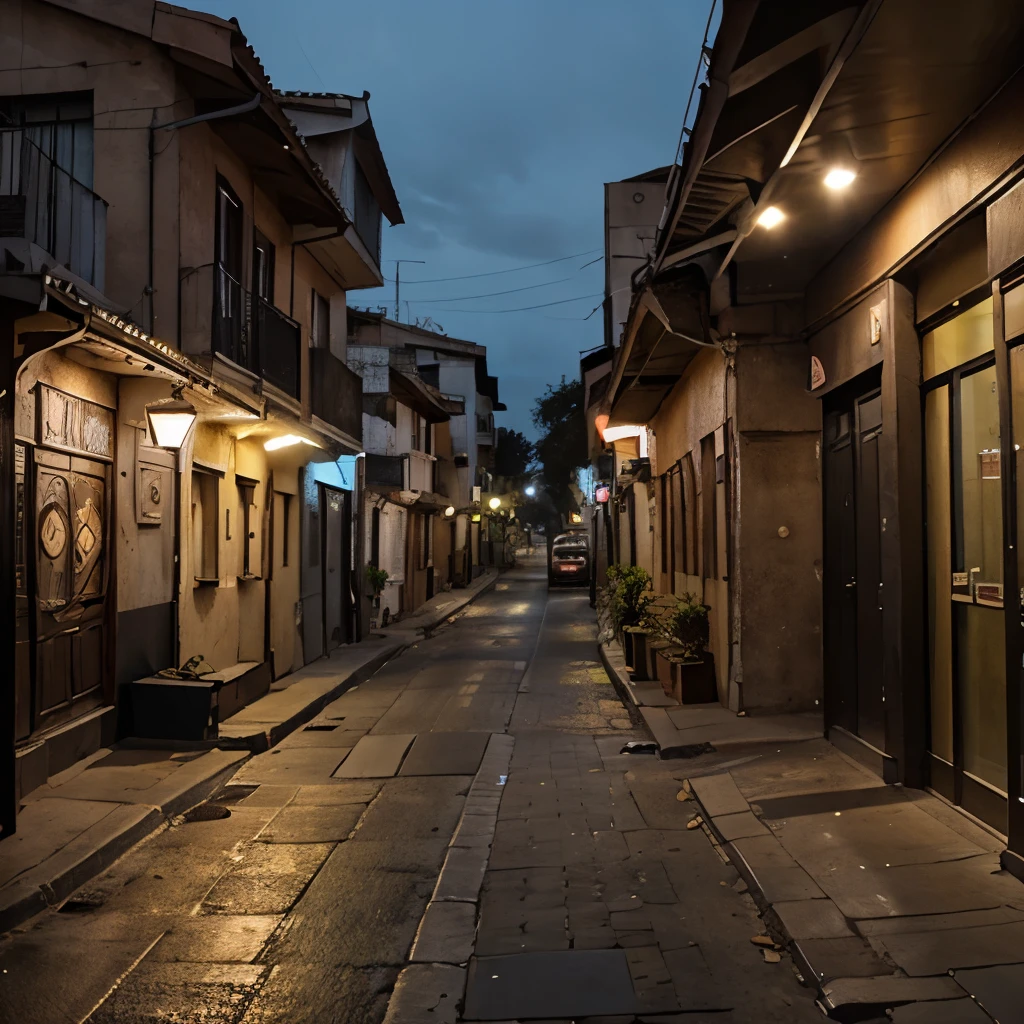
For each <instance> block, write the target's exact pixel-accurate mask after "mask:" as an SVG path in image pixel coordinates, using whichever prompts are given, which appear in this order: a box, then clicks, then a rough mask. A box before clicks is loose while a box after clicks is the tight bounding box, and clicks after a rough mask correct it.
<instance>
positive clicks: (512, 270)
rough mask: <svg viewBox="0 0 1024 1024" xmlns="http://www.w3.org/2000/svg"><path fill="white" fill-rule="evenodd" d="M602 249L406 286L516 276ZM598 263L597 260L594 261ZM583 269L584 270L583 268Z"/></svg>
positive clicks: (432, 278)
mask: <svg viewBox="0 0 1024 1024" xmlns="http://www.w3.org/2000/svg"><path fill="white" fill-rule="evenodd" d="M595 252H601V250H600V249H588V250H587V251H586V252H574V253H573V254H572V255H571V256H559V257H558V259H555V260H545V261H544V262H543V263H527V264H526V265H525V266H522V267H509V269H508V270H489V271H488V272H487V273H486V274H463V275H461V276H460V277H430V278H424V279H422V280H418V281H406V282H405V283H406V284H441V283H442V282H443V281H469V280H471V279H473V278H477V277H496V276H497V275H498V274H514V273H515V272H516V271H517V270H533V269H534V268H535V267H550V266H551V264H552V263H564V262H565V261H566V260H578V259H579V258H580V257H581V256H592V255H593V254H594V253H595ZM594 262H595V263H596V262H597V261H596V260H595V261H594ZM581 269H582V268H581ZM385 280H387V282H388V284H394V282H393V281H391V280H390V279H387V278H385Z"/></svg>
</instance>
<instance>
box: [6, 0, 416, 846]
mask: <svg viewBox="0 0 1024 1024" xmlns="http://www.w3.org/2000/svg"><path fill="white" fill-rule="evenodd" d="M328 100H329V104H330V106H331V111H330V113H329V114H327V115H324V117H325V119H326V120H327V121H329V122H330V126H329V130H328V129H325V130H324V131H323V132H320V133H319V134H316V139H315V144H314V140H312V138H311V141H310V142H309V144H308V145H307V142H306V140H305V139H304V137H303V135H302V134H300V132H299V131H298V130H297V129H296V124H297V123H298V122H299V121H301V120H302V117H303V116H309V117H314V116H319V115H318V114H308V112H307V110H306V108H307V107H309V106H316V105H317V104H323V103H327V102H328ZM365 106H366V97H365V96H364V97H362V98H354V97H341V96H332V97H329V98H323V97H321V98H319V99H317V100H316V101H314V100H312V99H310V98H308V97H305V96H301V95H294V94H293V95H290V96H288V97H287V98H286V97H283V96H282V95H280V94H277V93H275V92H274V90H273V88H272V86H271V84H270V82H269V79H268V78H267V76H266V73H265V72H264V70H263V68H262V66H261V65H260V63H259V60H258V58H257V57H256V56H255V54H254V53H253V51H252V49H251V47H249V45H248V43H247V42H246V40H245V37H244V36H243V35H242V33H241V31H240V30H239V28H238V26H237V24H235V23H231V22H226V21H223V20H221V19H219V18H215V17H212V16H209V15H206V14H199V13H196V12H191V11H187V10H185V9H183V8H178V7H171V6H170V5H167V4H163V3H153V2H149V0H139V2H137V3H132V4H123V5H117V6H116V9H115V8H113V7H112V6H111V5H110V4H105V3H100V2H90V0H86V2H76V3H70V2H63V0H53V2H50V0H5V2H3V3H2V4H0V331H2V335H3V342H2V349H3V365H2V368H0V369H2V373H3V379H2V381H0V391H2V393H3V397H2V398H0V415H2V423H3V434H2V436H0V450H2V451H0V468H2V478H3V483H2V489H0V494H2V496H3V502H4V504H3V511H2V515H0V518H2V519H3V521H5V522H8V523H13V524H14V528H13V529H11V530H5V531H3V534H4V537H3V540H2V542H0V543H2V544H3V549H2V551H0V555H2V557H0V562H2V565H3V573H2V577H3V586H4V587H5V588H8V586H9V587H10V589H5V591H4V600H3V603H2V605H0V613H2V614H4V615H8V619H7V621H8V622H13V623H14V625H15V628H14V630H13V634H12V633H10V632H8V631H2V635H3V636H4V640H3V657H4V659H5V660H4V666H5V670H4V673H3V674H4V678H5V679H6V680H8V683H7V684H5V686H4V696H3V700H4V702H5V704H4V707H5V713H4V716H3V717H2V721H3V722H4V724H5V732H4V735H3V736H2V737H0V746H2V751H3V753H2V757H3V758H4V768H5V769H6V771H5V775H6V777H5V776H4V775H0V787H2V792H0V800H2V801H3V802H4V813H3V815H2V820H0V825H2V828H3V833H5V834H9V833H10V831H12V830H13V828H14V825H15V810H16V801H17V799H18V798H19V796H20V794H22V793H24V792H27V791H28V790H29V789H31V788H33V787H34V786H36V785H38V784H40V783H42V782H43V781H45V779H46V777H47V776H48V775H51V774H54V773H55V772H57V771H60V770H61V769H62V768H65V767H68V765H69V764H71V763H72V762H73V761H75V760H77V759H78V758H80V757H82V756H84V755H85V754H88V753H90V752H91V751H93V750H95V749H97V748H98V747H100V746H102V745H104V744H107V743H109V742H111V741H112V740H113V739H114V738H116V737H119V736H123V735H130V734H132V733H133V732H134V731H136V723H135V722H134V720H133V719H134V715H133V704H132V686H133V683H134V682H135V681H136V680H138V679H140V678H142V677H148V676H152V675H153V674H154V673H156V672H158V671H160V670H163V669H168V668H174V667H176V666H179V665H181V664H182V663H184V662H185V661H187V660H189V659H193V658H194V659H197V660H201V663H202V664H201V665H200V667H201V668H202V669H203V670H205V671H208V670H210V669H213V670H214V671H215V672H217V673H220V674H221V676H222V677H223V679H225V680H233V681H235V682H236V686H235V689H236V690H239V689H240V688H241V689H244V690H245V692H246V693H248V695H249V696H250V697H251V696H253V695H256V694H258V693H259V692H264V691H265V689H266V688H267V686H269V683H270V681H271V680H272V679H275V678H280V677H281V676H284V675H287V674H288V673H289V672H291V671H293V670H294V669H296V668H298V667H300V666H302V665H303V664H304V663H305V662H307V661H310V660H312V659H313V658H315V657H319V656H320V655H321V654H323V653H325V652H326V651H328V650H329V649H330V648H331V647H332V646H335V645H336V644H338V643H341V642H346V641H347V640H350V639H353V638H354V637H355V635H356V631H357V624H356V621H355V615H354V611H353V609H354V607H355V605H356V600H355V593H356V590H355V585H354V584H353V583H352V581H351V579H350V578H349V577H351V574H352V567H353V564H354V563H353V553H352V545H351V542H350V540H348V539H347V538H350V537H351V536H352V525H351V511H352V509H354V507H355V504H356V503H354V502H353V501H352V500H351V498H350V497H348V496H347V495H349V494H350V492H351V489H352V488H353V486H354V485H355V478H356V475H355V457H356V456H357V455H358V453H359V452H360V451H361V437H360V433H361V422H360V418H361V387H360V382H359V379H358V377H357V376H356V375H355V374H354V373H352V371H351V370H349V369H348V368H347V366H346V365H345V362H344V360H345V348H346V341H347V325H346V317H345V310H346V299H345V296H346V294H347V292H348V290H349V289H352V288H360V287H367V286H376V285H379V284H380V283H381V281H382V276H381V273H380V266H379V263H380V232H381V217H382V216H386V217H387V218H388V219H389V220H390V221H391V222H393V223H394V222H398V221H400V220H401V212H400V210H399V208H398V205H397V201H396V200H395V197H394V192H393V189H392V188H391V185H390V182H389V181H388V180H387V174H386V168H385V167H384V164H383V159H382V158H381V157H380V151H379V147H377V145H376V140H375V138H374V136H373V133H372V126H370V122H369V116H368V113H367V112H366V110H365ZM307 130H310V131H311V132H312V129H311V128H310V127H308V126H307ZM356 139H357V141H354V140H356ZM346 168H347V169H346ZM172 395H173V396H174V397H177V398H178V399H180V400H184V401H186V402H187V403H189V404H190V405H191V406H192V408H193V410H194V414H195V420H194V423H193V425H192V427H191V429H190V430H189V431H188V433H187V435H186V436H185V438H184V441H183V443H181V444H180V446H179V447H177V448H175V449H173V450H168V449H167V448H161V447H158V446H157V444H156V438H155V436H154V433H153V429H152V422H151V420H150V417H149V412H151V411H152V410H153V409H154V408H157V407H158V406H159V405H160V404H161V403H163V402H165V401H166V400H167V399H170V398H171V397H172ZM321 531H322V532H321ZM321 541H322V542H323V548H322V550H321ZM314 549H315V550H314ZM300 552H302V553H304V554H305V556H306V557H302V555H301V554H300ZM314 555H315V556H316V557H314ZM338 575H342V576H344V577H345V582H344V583H342V584H340V585H338V584H337V583H336V578H337V576H338ZM12 639H13V642H11V641H12ZM8 669H9V671H8ZM240 680H244V681H245V682H244V685H243V683H242V682H239V681H240ZM227 710H228V708H227V706H226V705H224V704H222V705H221V707H220V711H222V712H226V711H227ZM211 715H212V718H211V721H212V722H213V723H214V726H215V724H216V715H217V709H216V708H214V709H213V710H212V712H211Z"/></svg>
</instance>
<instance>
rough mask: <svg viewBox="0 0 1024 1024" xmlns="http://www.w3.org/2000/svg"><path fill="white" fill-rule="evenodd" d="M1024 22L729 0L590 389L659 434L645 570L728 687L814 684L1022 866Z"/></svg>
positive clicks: (888, 761) (851, 743)
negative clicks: (618, 335)
mask: <svg viewBox="0 0 1024 1024" xmlns="http://www.w3.org/2000/svg"><path fill="white" fill-rule="evenodd" d="M909 26H914V29H913V30H912V31H911V30H909ZM1022 36H1024V12H1022V11H1021V10H1020V8H1019V7H1018V5H1014V4H1011V3H1003V2H996V0H993V2H991V3H984V4H982V5H981V6H980V7H978V6H977V5H975V6H971V7H965V6H964V5H962V4H956V3H952V2H950V3H938V4H922V3H920V2H915V0H881V2H875V3H866V4H856V5H845V6H842V7H839V6H837V5H828V6H827V8H823V7H822V5H820V4H811V3H786V4H780V3H772V2H766V0H762V2H760V3H757V2H739V0H738V2H735V3H732V4H727V5H726V7H725V9H724V14H723V20H722V24H721V27H720V29H719V31H718V35H717V38H716V40H715V43H714V48H713V52H712V55H711V59H710V66H709V68H708V70H707V79H706V81H705V82H704V83H703V88H702V90H701V95H700V101H699V104H698V109H697V116H696V119H695V121H694V123H693V125H692V129H691V130H690V131H689V133H688V136H687V143H686V145H685V147H684V149H683V154H682V159H681V161H680V162H679V163H678V164H677V166H676V167H674V168H673V170H672V173H671V176H670V180H669V183H668V198H667V202H666V206H665V210H664V215H663V218H662V221H661V227H660V230H659V232H658V239H657V243H656V248H655V251H654V254H653V256H652V258H651V260H650V261H649V263H648V265H647V266H646V267H645V268H644V269H643V270H642V271H640V272H639V273H638V274H637V275H636V278H635V287H634V289H633V293H632V298H631V304H630V311H629V316H628V320H627V324H626V329H625V331H624V333H623V336H622V343H621V345H620V347H619V348H618V349H617V350H616V352H615V357H614V365H613V372H612V374H611V377H610V380H609V384H608V387H607V397H606V399H605V400H604V404H603V406H602V407H601V408H600V409H599V410H597V412H595V419H597V417H598V415H607V416H608V417H609V419H608V420H607V421H601V422H607V424H608V425H609V426H610V427H612V428H614V427H615V426H616V425H620V426H622V425H641V426H643V427H645V428H646V429H647V430H648V431H649V432H650V433H651V434H652V435H653V437H654V444H653V446H652V447H653V450H654V454H653V455H652V456H651V470H650V472H651V476H652V480H653V482H654V487H653V496H652V505H651V507H652V509H653V515H654V519H655V530H654V561H655V569H656V571H655V573H654V575H655V580H656V586H657V587H658V589H660V590H663V591H666V592H667V591H675V592H676V593H678V592H680V590H681V589H688V590H697V591H698V592H700V593H703V595H704V596H705V598H706V600H707V603H708V604H709V605H710V606H711V608H712V636H713V641H712V649H713V651H714V654H715V663H716V672H717V676H718V687H719V696H720V699H721V700H722V702H723V703H725V704H727V705H728V706H730V707H732V708H734V709H735V710H744V711H749V712H751V713H764V712H769V711H773V710H781V709H787V708H792V709H810V708H813V707H821V708H822V709H823V712H824V730H825V732H826V734H827V735H828V736H829V738H830V739H831V740H832V741H833V742H834V743H836V744H837V745H839V746H841V748H842V749H844V750H845V751H846V752H847V753H849V754H850V755H851V756H854V757H856V758H858V759H859V760H861V761H862V762H863V763H865V764H866V765H868V766H870V767H872V768H873V769H874V770H875V771H877V772H878V773H879V775H881V776H882V777H883V778H885V779H886V780H887V781H890V782H900V783H902V784H904V785H910V786H918V787H921V786H926V787H928V788H930V789H932V790H933V791H935V792H936V793H938V794H940V795H941V796H943V797H944V798H946V799H947V800H948V801H949V802H950V803H951V804H953V805H955V806H958V807H959V808H961V809H962V810H963V811H965V812H966V813H969V814H971V815H973V816H974V817H976V818H978V819H980V820H982V821H984V822H986V823H987V824H988V825H990V826H991V827H993V828H995V829H996V830H998V831H999V832H1000V833H1002V834H1003V835H1004V836H1006V837H1007V844H1008V849H1007V851H1006V853H1005V854H1004V857H1003V861H1004V864H1005V865H1006V866H1007V867H1008V868H1010V869H1011V870H1014V871H1015V872H1017V873H1022V872H1021V863H1022V861H1021V859H1020V857H1021V854H1022V853H1024V792H1022V782H1024V779H1022V774H1021V772H1022V764H1024V762H1022V757H1021V755H1022V728H1021V688H1022V683H1024V679H1022V675H1021V668H1020V666H1021V664H1022V656H1024V632H1022V628H1021V614H1020V613H1021V605H1020V601H1019V596H1020V593H1021V590H1020V584H1019V581H1020V579H1021V575H1020V566H1019V562H1018V558H1019V555H1018V551H1019V548H1018V538H1017V523H1018V521H1019V517H1020V515H1022V514H1024V506H1022V504H1021V499H1020V495H1019V492H1018V482H1017V481H1018V479H1019V472H1020V470H1019V468H1018V466H1017V453H1018V450H1019V445H1020V443H1021V442H1020V440H1019V439H1018V437H1017V435H1018V434H1019V433H1020V430H1019V424H1018V422H1017V420H1019V419H1020V417H1021V416H1024V412H1022V408H1021V401H1020V396H1019V394H1018V392H1020V390H1021V388H1020V382H1019V380H1018V379H1017V378H1018V376H1019V372H1018V356H1017V352H1018V347H1017V342H1018V341H1020V340H1021V339H1022V337H1024V320H1022V319H1021V317H1020V315H1019V312H1018V307H1022V306H1024V302H1022V300H1021V299H1019V298H1018V297H1017V296H1018V294H1024V291H1020V292H1018V281H1019V280H1020V277H1021V274H1020V267H1021V266H1022V265H1024V264H1022V259H1024V246H1022V244H1021V238H1024V233H1022V230H1021V213H1020V211H1021V209H1022V208H1024V206H1022V202H1021V199H1020V196H1021V192H1022V189H1024V185H1022V184H1021V167H1022V166H1024V138H1022V137H1021V132H1020V131H1019V130H1018V127H1017V124H1018V120H1019V119H1018V118H1017V117H1016V116H1015V114H1014V111H1015V110H1016V109H1017V108H1018V106H1019V103H1020V100H1021V97H1022V95H1024V93H1022V90H1024V78H1022V76H1021V73H1020V72H1019V70H1018V65H1019V61H1018V59H1017V55H1018V54H1019V48H1020V44H1021V39H1022ZM950 69H955V70H953V71H951V70H950ZM896 96H898V97H899V100H898V102H895V103H890V102H889V100H890V99H892V98H894V97H896ZM723 663H724V664H723Z"/></svg>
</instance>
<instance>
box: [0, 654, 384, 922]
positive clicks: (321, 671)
mask: <svg viewBox="0 0 1024 1024" xmlns="http://www.w3.org/2000/svg"><path fill="white" fill-rule="evenodd" d="M403 647H404V645H403V644H402V643H401V642H399V641H397V640H385V639H379V638H372V639H370V640H368V641H365V642H364V643H362V644H353V645H351V646H349V647H343V648H338V649H337V650H335V651H333V652H332V653H331V655H330V656H329V657H327V658H322V659H320V660H318V661H316V662H313V663H312V664H310V665H307V666H306V667H305V668H303V669H300V670H299V671H297V672H294V673H292V674H291V675H289V676H287V677H285V678H284V679H281V680H279V681H278V683H276V684H275V685H274V687H273V688H272V690H271V692H270V693H268V694H267V695H266V696H264V697H262V698H260V699H259V700H257V701H254V702H253V703H252V704H250V705H249V706H248V707H246V708H244V709H243V710H242V711H240V712H239V713H238V714H236V715H234V716H233V717H232V718H229V719H228V720H227V721H226V722H224V723H222V725H221V727H220V730H219V731H220V734H221V740H220V741H219V742H220V743H221V744H223V746H225V747H227V748H229V749H209V747H210V744H203V745H202V746H203V749H193V750H177V751H175V750H172V749H168V746H169V745H168V744H158V743H154V744H152V745H150V744H147V741H145V740H129V741H125V742H124V743H123V744H120V745H115V747H114V748H104V749H102V750H99V751H97V752H96V753H94V754H92V755H91V756H89V757H87V758H84V759H83V760H81V761H79V762H78V763H77V764H74V765H72V766H71V767H70V768H68V769H67V770H66V771H64V772H61V773H60V774H58V775H54V776H51V777H50V778H49V779H48V780H47V781H46V783H45V784H44V785H42V786H40V787H38V788H37V789H35V790H33V791H32V792H31V793H29V794H27V795H26V796H25V798H24V799H23V801H22V804H23V807H22V810H21V812H20V813H19V815H18V831H17V832H16V833H15V834H14V835H13V836H10V837H9V838H8V839H5V840H4V841H3V842H2V843H0V932H4V931H9V930H10V929H11V928H14V927H16V926H17V925H19V924H22V923H23V922H24V921H26V920H27V919H28V918H30V917H32V916H33V915H35V914H38V913H40V912H41V911H43V910H46V909H47V908H48V907H52V906H55V905H57V904H59V903H61V902H62V901H63V900H64V899H66V898H67V897H68V896H69V895H70V894H71V893H72V892H73V891H74V890H75V889H77V888H79V887H80V886H81V885H82V884H83V883H85V882H86V881H88V880H89V879H91V878H93V877H94V876H96V875H97V874H99V873H100V872H102V871H103V870H104V869H106V868H107V867H109V865H110V864H112V863H113V862H114V861H115V860H117V858H118V857H120V856H121V855H122V854H124V853H125V852H126V851H127V850H128V849H130V848H131V847H132V846H134V845H135V844H136V843H138V842H139V841H140V840H142V839H144V838H145V837H146V836H148V835H150V834H151V833H152V832H154V831H155V830H156V829H158V828H159V827H160V826H161V825H162V824H163V823H164V822H165V821H167V820H168V819H169V818H172V817H174V816H175V815H178V814H181V813H182V812H184V811H186V810H188V809H189V808H191V807H194V806H195V805H196V804H199V803H202V802H203V801H204V800H206V799H207V798H208V797H209V796H210V795H211V794H212V793H213V792H215V791H216V790H217V789H218V788H219V787H220V786H221V785H222V784H223V783H224V782H225V781H226V780H227V779H228V778H230V777H231V775H232V774H233V773H234V772H235V771H236V770H237V769H238V767H239V766H240V765H241V764H242V762H244V761H245V760H247V759H248V758H249V757H250V755H251V751H252V750H260V749H263V750H265V749H267V747H268V746H270V745H273V744H275V743H277V742H278V741H279V740H281V739H282V738H283V737H285V736H287V735H288V734H289V733H290V732H292V731H294V730H295V729H297V728H299V726H301V725H303V724H304V723H306V722H308V721H310V720H311V719H312V718H314V717H315V716H316V715H317V714H319V713H320V711H321V710H322V709H323V708H324V707H325V706H326V705H327V704H328V703H329V702H330V701H333V700H335V699H336V698H337V697H338V696H340V695H341V694H342V693H344V692H345V691H346V690H347V689H349V688H351V687H353V686H355V685H357V684H358V683H360V682H361V681H363V680H365V679H367V678H369V677H370V676H372V675H373V674H374V672H376V671H377V670H378V669H379V668H381V666H383V665H384V664H385V663H386V662H387V661H388V660H389V659H390V658H393V657H395V656H396V655H397V654H399V653H400V652H401V651H402V650H403ZM181 746H188V744H182V745H181ZM232 748H234V749H232Z"/></svg>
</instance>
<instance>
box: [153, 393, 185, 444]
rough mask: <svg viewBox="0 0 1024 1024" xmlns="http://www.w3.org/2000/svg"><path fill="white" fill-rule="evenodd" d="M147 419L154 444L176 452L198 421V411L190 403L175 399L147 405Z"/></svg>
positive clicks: (178, 398)
mask: <svg viewBox="0 0 1024 1024" xmlns="http://www.w3.org/2000/svg"><path fill="white" fill-rule="evenodd" d="M180 394H181V392H180V390H178V391H176V395H180ZM146 419H147V420H148V421H149V432H150V434H151V435H152V437H153V442H154V443H155V444H156V445H157V446H158V447H160V448H166V449H168V451H175V452H176V451H177V450H178V449H179V448H181V446H182V445H183V444H184V443H185V438H186V437H188V432H189V431H190V430H191V429H192V424H193V423H195V421H196V410H195V408H194V407H193V406H192V404H191V403H190V402H186V401H185V399H183V398H180V397H175V398H172V399H171V400H170V401H169V402H156V403H154V404H153V405H147V406H146Z"/></svg>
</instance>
